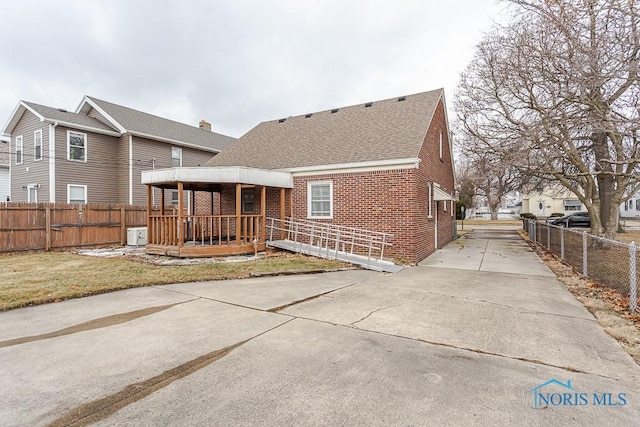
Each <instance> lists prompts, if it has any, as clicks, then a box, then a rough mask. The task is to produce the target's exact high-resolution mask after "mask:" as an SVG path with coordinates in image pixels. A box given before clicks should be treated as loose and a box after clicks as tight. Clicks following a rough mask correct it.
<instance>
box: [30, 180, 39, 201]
mask: <svg viewBox="0 0 640 427" xmlns="http://www.w3.org/2000/svg"><path fill="white" fill-rule="evenodd" d="M38 187H40V186H39V185H38V184H28V185H27V202H29V203H38Z"/></svg>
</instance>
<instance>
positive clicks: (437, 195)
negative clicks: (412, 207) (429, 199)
mask: <svg viewBox="0 0 640 427" xmlns="http://www.w3.org/2000/svg"><path fill="white" fill-rule="evenodd" d="M433 190H434V197H433V199H434V200H435V201H437V202H440V201H443V200H453V201H456V200H458V199H456V198H455V197H453V196H452V195H451V194H449V193H447V192H446V191H444V190H443V189H441V188H440V187H438V186H434V187H433Z"/></svg>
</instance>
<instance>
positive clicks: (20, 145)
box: [16, 135, 24, 165]
mask: <svg viewBox="0 0 640 427" xmlns="http://www.w3.org/2000/svg"><path fill="white" fill-rule="evenodd" d="M23 161H24V142H23V140H22V135H20V136H16V165H21V164H22V162H23Z"/></svg>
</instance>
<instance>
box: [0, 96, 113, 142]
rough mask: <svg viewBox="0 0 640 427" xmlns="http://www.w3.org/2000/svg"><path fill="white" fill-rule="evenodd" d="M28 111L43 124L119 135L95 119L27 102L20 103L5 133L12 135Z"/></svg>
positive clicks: (5, 128)
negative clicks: (46, 122) (47, 123)
mask: <svg viewBox="0 0 640 427" xmlns="http://www.w3.org/2000/svg"><path fill="white" fill-rule="evenodd" d="M26 111H30V112H31V113H33V114H34V115H35V116H36V117H37V118H38V119H39V120H40V121H41V122H44V121H48V122H51V123H58V124H59V125H63V126H67V127H73V128H78V129H82V130H87V131H93V132H98V133H105V134H109V135H118V133H117V131H116V130H115V129H114V128H112V127H110V126H107V125H106V124H104V123H102V122H100V121H99V120H96V119H95V118H93V117H88V116H86V115H84V114H78V113H74V112H70V111H67V110H64V109H61V108H52V107H47V106H45V105H40V104H36V103H34V102H27V101H20V102H19V103H18V105H17V106H16V108H15V109H14V111H13V113H12V114H11V116H10V117H9V120H8V121H7V124H6V125H5V127H4V129H3V133H4V134H11V132H13V129H15V127H16V126H17V124H18V122H19V121H20V119H21V118H22V116H23V115H24V113H25V112H26Z"/></svg>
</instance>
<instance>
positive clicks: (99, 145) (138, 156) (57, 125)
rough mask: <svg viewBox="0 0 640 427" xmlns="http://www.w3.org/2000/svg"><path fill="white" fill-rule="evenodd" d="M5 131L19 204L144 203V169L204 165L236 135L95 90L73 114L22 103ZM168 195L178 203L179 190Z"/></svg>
mask: <svg viewBox="0 0 640 427" xmlns="http://www.w3.org/2000/svg"><path fill="white" fill-rule="evenodd" d="M3 133H4V134H5V135H6V136H7V137H9V138H10V144H9V145H10V150H11V153H12V158H11V200H12V201H16V202H21V201H22V202H62V203H79V204H82V203H89V202H91V203H127V204H134V205H144V204H145V203H147V196H146V187H145V186H144V185H141V183H140V173H141V171H143V170H152V169H156V168H167V167H173V166H200V165H204V163H206V162H207V161H208V160H209V159H211V157H213V156H215V155H216V154H217V153H219V152H220V151H221V150H222V149H224V148H225V147H226V146H228V145H229V144H231V143H232V142H234V141H235V138H232V137H229V136H225V135H221V134H218V133H215V132H212V131H211V125H210V124H209V123H208V122H206V121H204V120H203V121H201V122H200V127H194V126H189V125H186V124H183V123H178V122H175V121H172V120H168V119H165V118H162V117H158V116H154V115H151V114H147V113H144V112H142V111H137V110H134V109H131V108H128V107H123V106H121V105H117V104H113V103H111V102H107V101H103V100H100V99H97V98H94V97H90V96H85V97H84V98H83V99H82V101H81V102H80V105H79V106H78V108H77V109H76V111H75V112H70V111H67V110H64V109H60V108H52V107H47V106H44V105H39V104H36V103H33V102H26V101H20V102H19V103H18V105H17V107H16V108H15V110H14V111H13V113H12V115H11V117H10V118H9V120H8V122H7V124H6V126H5V127H4V130H3ZM158 200H160V195H159V193H155V194H154V195H153V197H152V199H151V202H152V203H153V204H157V201H158ZM166 200H167V203H168V204H169V201H171V202H172V203H173V204H177V192H173V193H171V194H168V195H167V197H166Z"/></svg>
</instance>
